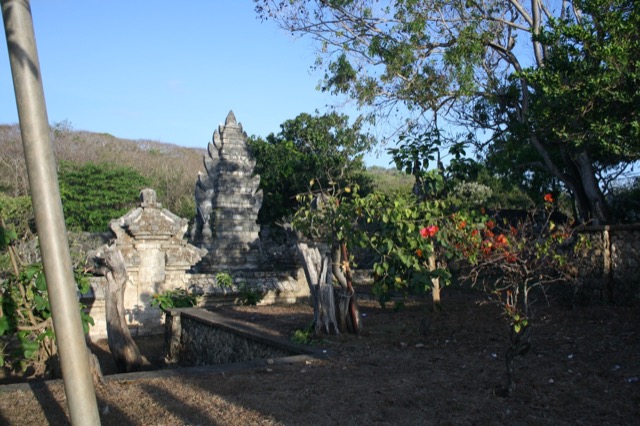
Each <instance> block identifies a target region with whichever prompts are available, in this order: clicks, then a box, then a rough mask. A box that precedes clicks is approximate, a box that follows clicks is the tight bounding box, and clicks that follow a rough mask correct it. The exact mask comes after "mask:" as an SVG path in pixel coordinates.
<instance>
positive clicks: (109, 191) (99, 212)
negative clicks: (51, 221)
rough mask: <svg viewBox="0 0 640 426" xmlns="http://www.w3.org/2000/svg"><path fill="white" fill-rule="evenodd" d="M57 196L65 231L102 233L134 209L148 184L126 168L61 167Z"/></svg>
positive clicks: (95, 166)
mask: <svg viewBox="0 0 640 426" xmlns="http://www.w3.org/2000/svg"><path fill="white" fill-rule="evenodd" d="M59 181H60V195H61V198H62V207H63V210H64V215H65V222H66V225H67V227H68V228H69V229H79V230H83V231H90V232H102V231H105V230H106V229H108V225H109V222H110V221H111V220H112V219H115V218H118V217H120V216H122V215H123V214H125V213H126V212H127V211H128V210H130V209H131V208H133V207H135V205H136V203H137V201H138V199H139V194H140V191H141V190H142V189H144V188H145V187H146V186H148V180H147V179H146V178H144V177H142V176H141V175H140V174H139V173H138V172H137V171H135V170H133V169H131V168H128V167H116V166H111V165H109V164H92V163H87V164H84V165H76V164H72V163H62V165H61V167H60V172H59Z"/></svg>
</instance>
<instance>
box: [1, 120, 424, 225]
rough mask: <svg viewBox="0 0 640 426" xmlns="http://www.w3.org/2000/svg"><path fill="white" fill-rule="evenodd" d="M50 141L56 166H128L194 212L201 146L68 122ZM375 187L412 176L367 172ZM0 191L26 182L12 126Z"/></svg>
mask: <svg viewBox="0 0 640 426" xmlns="http://www.w3.org/2000/svg"><path fill="white" fill-rule="evenodd" d="M51 138H52V140H53V146H54V154H55V156H56V161H57V162H58V164H59V163H60V162H63V161H67V162H73V163H78V164H85V163H110V164H114V165H118V166H127V167H131V168H133V169H135V170H137V171H138V172H139V173H140V174H141V175H143V176H145V177H147V178H149V180H150V181H151V182H152V186H153V187H154V189H155V190H156V191H157V192H158V196H159V200H160V202H161V203H162V204H163V205H164V206H165V207H166V208H168V209H169V210H171V211H173V212H174V213H176V214H178V215H180V216H183V217H186V218H189V219H190V218H191V217H192V216H193V212H194V210H195V204H194V199H193V191H194V185H195V182H196V179H197V176H198V171H204V166H203V163H202V161H203V156H204V155H205V154H206V149H207V147H206V146H203V147H202V148H188V147H181V146H178V145H174V144H168V143H163V142H157V141H152V140H130V139H120V138H117V137H115V136H113V135H110V134H109V133H94V132H88V131H83V130H74V129H72V128H71V126H70V124H69V123H67V122H62V123H58V124H55V125H53V127H52V132H51ZM369 172H370V173H371V175H372V177H373V179H374V182H375V183H376V186H377V188H378V189H380V190H381V191H383V192H385V193H392V192H397V191H401V192H405V191H410V190H411V185H412V184H413V178H412V177H410V176H406V175H404V174H403V173H401V172H398V171H397V170H394V169H385V168H381V167H372V168H370V169H369ZM0 192H3V193H5V194H7V195H9V196H20V195H26V194H28V192H29V183H28V179H27V174H26V168H25V161H24V152H23V149H22V142H21V139H20V129H19V127H18V125H17V124H12V125H7V124H5V125H0Z"/></svg>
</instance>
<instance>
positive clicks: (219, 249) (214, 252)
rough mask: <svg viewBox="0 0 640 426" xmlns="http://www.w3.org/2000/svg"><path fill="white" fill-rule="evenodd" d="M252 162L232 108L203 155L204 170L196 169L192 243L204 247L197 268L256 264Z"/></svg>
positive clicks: (257, 195) (258, 200) (256, 180)
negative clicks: (197, 170)
mask: <svg viewBox="0 0 640 426" xmlns="http://www.w3.org/2000/svg"><path fill="white" fill-rule="evenodd" d="M255 165H256V161H255V159H254V158H253V156H252V155H251V153H250V151H249V148H248V146H247V135H246V133H245V132H244V131H243V130H242V125H241V124H240V123H238V122H237V121H236V117H235V115H234V114H233V111H231V112H229V115H228V116H227V119H226V120H225V124H224V126H219V128H218V129H217V130H216V131H215V132H214V133H213V140H212V141H211V142H210V143H209V146H208V155H207V156H205V157H204V167H205V170H206V173H199V174H198V181H197V182H196V188H195V200H196V217H195V220H194V225H193V228H192V230H191V242H192V243H193V244H194V245H196V246H197V247H201V248H204V249H206V250H207V251H208V254H207V256H206V257H205V258H204V259H203V260H202V262H200V263H199V264H198V265H197V267H196V269H197V270H198V272H213V271H216V270H221V269H234V268H242V269H252V268H256V267H257V265H258V263H259V262H258V253H259V250H258V246H259V244H258V241H259V233H260V226H259V225H258V224H257V223H256V220H257V218H258V212H259V211H260V208H261V207H262V190H258V186H259V185H260V176H259V175H254V173H253V171H254V168H255Z"/></svg>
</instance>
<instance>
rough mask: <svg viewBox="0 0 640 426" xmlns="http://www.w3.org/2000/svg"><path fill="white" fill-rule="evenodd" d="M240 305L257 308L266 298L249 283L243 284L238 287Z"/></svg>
mask: <svg viewBox="0 0 640 426" xmlns="http://www.w3.org/2000/svg"><path fill="white" fill-rule="evenodd" d="M238 292H239V294H240V300H239V301H240V304H241V305H243V306H256V305H257V304H258V303H260V301H261V300H262V299H263V298H264V293H263V292H262V291H261V290H260V289H258V288H256V287H253V286H251V285H249V284H248V283H242V284H240V286H239V287H238Z"/></svg>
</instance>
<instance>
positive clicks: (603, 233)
mask: <svg viewBox="0 0 640 426" xmlns="http://www.w3.org/2000/svg"><path fill="white" fill-rule="evenodd" d="M578 235H581V236H583V237H584V242H583V244H582V245H581V247H582V248H581V257H582V262H581V264H580V265H579V272H578V288H577V291H576V299H577V300H576V301H577V302H578V303H581V304H591V303H612V304H616V305H635V304H638V303H640V267H639V266H640V265H639V263H640V261H639V257H638V255H639V254H640V225H610V226H590V227H585V228H582V229H580V230H579V232H578Z"/></svg>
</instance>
